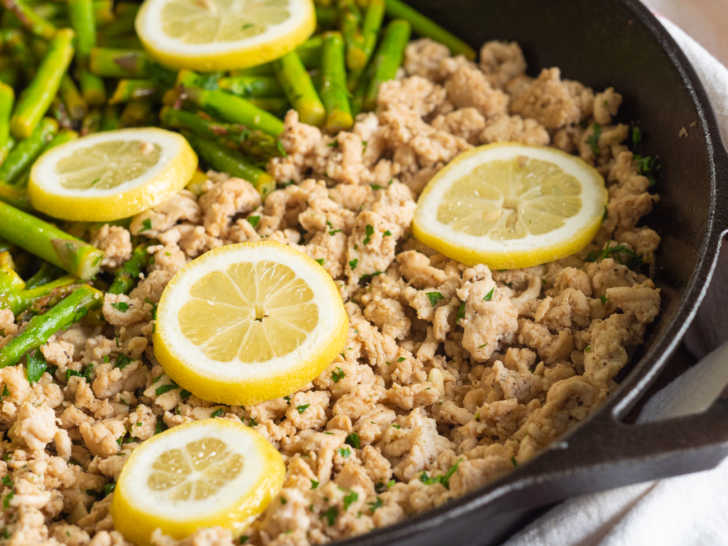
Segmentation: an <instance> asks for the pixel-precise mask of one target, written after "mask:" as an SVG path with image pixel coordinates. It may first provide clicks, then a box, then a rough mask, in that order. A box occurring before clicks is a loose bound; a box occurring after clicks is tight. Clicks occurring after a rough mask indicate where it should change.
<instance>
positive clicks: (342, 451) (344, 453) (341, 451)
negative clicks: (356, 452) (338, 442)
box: [339, 447, 351, 459]
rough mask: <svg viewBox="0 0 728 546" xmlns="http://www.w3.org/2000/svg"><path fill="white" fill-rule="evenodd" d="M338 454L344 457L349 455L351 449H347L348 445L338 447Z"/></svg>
mask: <svg viewBox="0 0 728 546" xmlns="http://www.w3.org/2000/svg"><path fill="white" fill-rule="evenodd" d="M339 455H341V456H342V457H343V458H344V459H346V458H348V457H349V455H351V449H349V448H348V447H340V448H339Z"/></svg>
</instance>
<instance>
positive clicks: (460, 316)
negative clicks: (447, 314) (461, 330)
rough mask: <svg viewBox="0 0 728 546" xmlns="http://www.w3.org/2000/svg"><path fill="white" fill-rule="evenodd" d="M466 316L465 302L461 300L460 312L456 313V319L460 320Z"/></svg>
mask: <svg viewBox="0 0 728 546" xmlns="http://www.w3.org/2000/svg"><path fill="white" fill-rule="evenodd" d="M464 318H465V302H463V301H461V302H460V305H458V312H457V314H456V315H455V320H460V319H464Z"/></svg>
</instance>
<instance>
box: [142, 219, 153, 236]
mask: <svg viewBox="0 0 728 546" xmlns="http://www.w3.org/2000/svg"><path fill="white" fill-rule="evenodd" d="M150 229H152V220H151V218H145V219H144V221H143V222H142V229H140V230H139V233H142V232H143V231H148V230H150Z"/></svg>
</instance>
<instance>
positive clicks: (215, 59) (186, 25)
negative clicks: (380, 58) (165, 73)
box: [135, 0, 316, 71]
mask: <svg viewBox="0 0 728 546" xmlns="http://www.w3.org/2000/svg"><path fill="white" fill-rule="evenodd" d="M135 26H136V31H137V34H138V35H139V39H140V40H141V42H142V44H143V45H144V47H145V48H146V49H147V51H149V53H150V54H151V55H152V56H153V57H155V58H156V59H157V60H158V61H160V62H161V63H163V64H166V65H168V66H171V67H174V68H189V69H192V70H202V71H213V70H233V69H236V68H246V67H249V66H255V65H258V64H262V63H266V62H268V61H272V60H273V59H276V58H278V57H280V56H282V55H285V54H286V53H288V52H289V51H293V50H294V49H295V48H296V47H297V46H298V45H300V44H301V43H302V42H304V41H305V40H306V39H307V38H308V37H309V36H310V35H311V34H312V33H313V31H314V28H315V27H316V16H315V13H314V8H313V1H312V0H147V1H146V2H144V5H143V6H142V8H141V9H140V10H139V14H138V15H137V18H136V24H135Z"/></svg>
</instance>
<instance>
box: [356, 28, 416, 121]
mask: <svg viewBox="0 0 728 546" xmlns="http://www.w3.org/2000/svg"><path fill="white" fill-rule="evenodd" d="M410 29H411V27H410V24H409V23H408V22H407V21H405V20H403V19H395V20H394V21H392V22H391V23H389V25H388V26H387V28H386V30H385V31H384V36H383V37H382V43H381V44H380V45H379V49H377V52H376V54H375V55H374V58H373V59H372V77H371V81H369V84H368V87H367V91H366V94H365V95H364V102H363V104H362V106H363V108H364V109H365V110H372V109H373V108H374V107H376V105H377V95H378V94H379V86H380V85H381V84H382V83H384V82H386V81H388V80H392V79H394V78H395V76H396V75H397V69H398V68H399V66H400V65H401V64H402V59H403V58H404V49H405V47H406V46H407V42H408V41H409V37H410Z"/></svg>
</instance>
